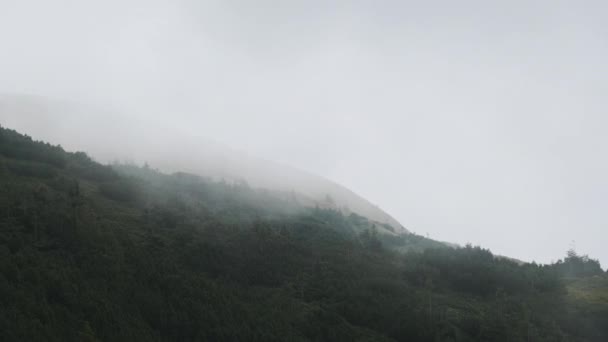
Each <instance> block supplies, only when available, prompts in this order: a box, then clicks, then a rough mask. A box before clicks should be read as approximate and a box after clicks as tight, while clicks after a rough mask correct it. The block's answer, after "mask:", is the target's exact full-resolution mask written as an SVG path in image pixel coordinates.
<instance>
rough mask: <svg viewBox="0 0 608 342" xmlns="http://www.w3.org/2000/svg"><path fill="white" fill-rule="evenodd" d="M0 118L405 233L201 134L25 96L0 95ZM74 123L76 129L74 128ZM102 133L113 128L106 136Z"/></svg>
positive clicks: (332, 187) (313, 181) (325, 187)
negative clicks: (190, 135) (140, 124)
mask: <svg viewBox="0 0 608 342" xmlns="http://www.w3.org/2000/svg"><path fill="white" fill-rule="evenodd" d="M0 117H1V118H2V119H3V122H4V124H5V125H8V126H10V127H15V128H18V129H21V130H24V131H27V132H30V133H31V134H35V135H36V136H39V137H42V138H44V139H48V140H52V141H55V142H58V143H60V144H62V145H63V146H70V147H73V148H78V149H84V150H87V151H88V152H90V153H92V154H93V155H94V156H95V157H97V158H100V159H101V160H103V161H106V162H110V161H112V160H116V159H118V160H130V159H138V160H145V161H147V162H148V163H150V164H152V165H154V166H155V167H158V168H160V169H161V170H164V171H168V172H176V171H186V172H190V173H193V174H197V175H201V176H205V177H212V178H213V179H216V180H220V179H224V180H226V181H229V182H233V183H234V182H236V183H239V182H243V181H245V182H247V183H248V184H249V185H250V186H252V187H258V188H266V189H271V190H278V191H285V192H294V193H295V194H296V196H297V197H298V200H299V201H300V202H301V203H302V204H303V205H306V206H309V207H315V206H320V207H324V208H332V209H338V210H342V211H344V213H346V214H348V213H350V212H354V213H357V214H359V215H361V216H365V217H367V218H369V219H371V220H373V221H376V222H377V223H378V229H381V230H384V232H385V233H391V232H396V233H402V232H407V230H406V229H405V228H404V227H403V226H402V225H401V224H400V223H399V222H398V221H397V220H396V219H394V218H393V217H392V216H391V215H389V214H388V213H386V212H384V211H383V210H382V209H380V208H378V207H377V206H375V205H373V204H372V203H370V202H369V201H367V200H366V199H364V198H362V197H361V196H359V195H357V194H355V193H354V192H352V191H350V190H349V189H347V188H345V187H343V186H341V185H338V184H336V183H334V182H332V181H330V180H327V179H324V178H322V177H319V176H316V175H313V174H310V173H307V172H304V171H300V170H297V169H295V168H291V167H288V166H285V165H281V164H278V163H273V162H270V161H265V160H262V159H259V158H254V157H252V156H249V155H247V154H245V153H243V152H238V151H234V150H232V149H229V148H227V147H225V146H221V145H219V144H214V143H212V142H209V141H205V140H203V139H199V138H196V139H195V140H193V139H187V138H182V135H181V134H179V132H174V131H171V128H168V127H157V128H154V129H151V130H147V131H141V130H139V129H138V125H137V122H136V121H125V119H124V118H123V117H121V116H118V115H116V114H115V113H113V112H111V111H100V110H98V109H96V108H91V107H87V106H84V105H77V104H73V103H65V102H61V101H54V100H50V99H46V98H42V97H34V96H24V95H7V94H5V95H2V94H0ZM68 123H69V124H68ZM147 127H149V126H147ZM75 128H77V129H78V130H80V131H81V132H78V131H76V132H75V131H74V130H75ZM148 129H149V128H148ZM106 132H112V134H111V137H107V136H106ZM108 151H110V152H108ZM384 227H390V229H388V230H385V229H384Z"/></svg>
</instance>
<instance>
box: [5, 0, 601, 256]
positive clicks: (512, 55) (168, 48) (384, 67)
mask: <svg viewBox="0 0 608 342" xmlns="http://www.w3.org/2000/svg"><path fill="white" fill-rule="evenodd" d="M606 18H608V2H605V1H558V0H552V1H511V0H509V1H506V0H505V1H458V2H456V1H447V0H446V1H416V2H415V1H377V0H376V1H335V2H332V1H279V0H277V1H267V0H266V1H264V0H262V1H244V0H243V1H226V0H223V1H196V0H181V1H179V0H177V1H175V0H173V1H169V0H166V1H160V0H157V1H143V0H142V1H131V0H121V1H118V0H105V1H101V0H99V1H84V0H80V1H67V0H56V1H44V0H38V1H34V0H0V92H10V93H27V94H38V95H44V96H49V97H54V98H60V99H65V100H73V101H80V102H90V103H95V104H100V105H102V106H107V107H112V108H117V109H119V110H120V112H121V113H125V114H124V115H125V116H128V117H129V118H128V119H129V120H138V121H140V122H141V124H140V125H139V126H137V127H138V129H140V130H145V128H146V124H150V125H154V126H155V127H156V126H158V125H164V126H167V127H169V126H170V127H174V128H176V129H179V130H180V131H182V132H184V134H185V136H188V137H192V139H199V138H200V139H203V138H205V139H211V140H215V141H218V142H221V143H224V144H226V145H229V146H232V147H235V148H238V149H243V150H247V151H249V152H251V153H253V154H256V155H259V156H261V157H265V158H268V159H272V160H276V161H279V162H283V163H286V164H289V165H292V166H296V167H298V168H301V169H304V170H307V171H311V172H314V173H317V174H320V175H322V176H325V177H327V178H330V179H332V180H335V181H337V182H338V183H341V184H343V185H345V186H347V187H349V188H351V189H353V190H354V191H356V192H358V193H359V194H361V195H363V196H364V197H366V198H368V199H369V200H371V201H372V202H374V203H376V204H378V205H379V206H380V207H382V208H384V209H385V210H386V211H388V212H389V213H391V214H392V215H393V216H395V217H396V218H398V219H399V220H400V221H401V223H402V224H403V225H405V226H406V227H408V228H409V229H410V230H413V231H415V232H417V233H419V234H425V235H426V234H427V233H428V234H429V235H430V236H431V237H432V238H436V239H440V240H446V241H452V242H457V243H466V242H472V243H474V244H480V245H482V246H484V247H487V248H490V249H492V250H493V251H494V252H496V253H499V254H503V255H508V256H512V257H516V258H521V259H524V260H532V259H534V260H537V261H540V262H549V261H551V260H555V259H558V258H561V257H562V256H563V255H564V254H565V250H566V249H568V248H569V246H570V244H571V241H573V240H575V241H576V247H577V249H578V250H579V252H582V253H588V254H590V256H592V257H595V258H600V260H601V261H603V264H604V265H603V266H604V267H606V266H607V264H608V248H605V246H606V242H608V241H607V238H608V218H607V213H608V210H607V209H608V179H607V175H608V172H607V171H608V159H607V155H608V153H607V152H608V136H607V135H606V129H607V128H608V126H607V124H608V115H607V113H606V112H607V109H608V106H607V104H606V103H607V102H606V95H607V94H608V63H606V61H607V60H608V21H607V20H606ZM0 119H1V118H0ZM57 119H58V120H60V119H61V118H57ZM0 122H1V121H0ZM91 134H93V133H91Z"/></svg>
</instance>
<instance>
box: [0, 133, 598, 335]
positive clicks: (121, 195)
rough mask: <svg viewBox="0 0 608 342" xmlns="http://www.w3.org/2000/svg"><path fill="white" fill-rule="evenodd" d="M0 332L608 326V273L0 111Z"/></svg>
mask: <svg viewBox="0 0 608 342" xmlns="http://www.w3.org/2000/svg"><path fill="white" fill-rule="evenodd" d="M0 340H2V341H134V340H138V341H309V340H312V341H606V340H608V276H607V275H606V273H605V272H604V271H603V270H602V268H601V267H600V264H599V262H597V261H596V260H593V259H592V258H589V257H587V256H581V255H579V254H577V253H576V252H575V251H569V252H568V253H567V255H566V257H565V258H564V259H563V260H560V261H558V262H557V263H554V264H550V265H538V264H534V263H532V264H530V263H523V264H522V263H519V262H516V261H512V260H509V259H507V258H503V257H497V256H495V255H493V254H492V253H491V252H490V251H489V250H486V249H484V248H481V247H477V246H470V245H467V246H465V247H462V248H460V247H459V248H455V247H451V246H448V245H446V244H444V243H440V242H437V241H433V240H430V239H427V238H424V237H421V236H418V235H415V234H409V233H403V234H396V233H390V232H389V230H388V229H386V227H384V228H383V227H381V226H379V225H378V223H376V222H373V221H371V220H369V219H367V218H366V217H363V216H360V215H357V214H350V215H345V214H344V213H342V212H340V211H336V210H333V209H330V208H323V207H318V206H317V207H307V206H304V205H302V204H301V203H299V202H298V200H297V198H294V196H293V194H292V193H290V192H288V191H287V192H281V191H269V190H264V189H258V188H253V187H251V186H249V185H248V184H246V183H230V182H221V181H219V182H218V181H213V180H211V179H206V178H202V177H198V176H196V175H191V174H186V173H175V174H163V173H161V172H159V171H157V170H155V169H153V168H151V167H149V166H147V165H144V166H136V165H101V164H98V163H96V162H95V161H93V160H92V159H91V158H90V157H89V156H87V154H85V153H83V152H76V153H71V152H66V151H64V150H63V149H62V148H61V147H60V146H53V145H50V144H48V143H43V142H38V141H35V140H33V139H32V138H30V137H28V136H26V135H22V134H20V133H17V132H15V131H12V130H10V129H6V128H0Z"/></svg>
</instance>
